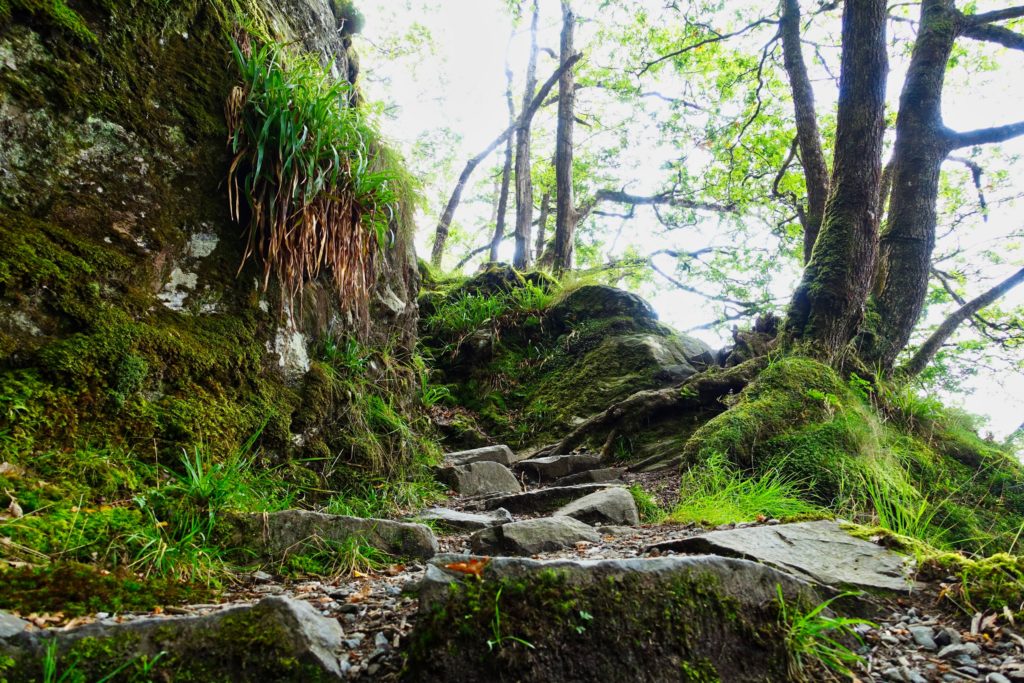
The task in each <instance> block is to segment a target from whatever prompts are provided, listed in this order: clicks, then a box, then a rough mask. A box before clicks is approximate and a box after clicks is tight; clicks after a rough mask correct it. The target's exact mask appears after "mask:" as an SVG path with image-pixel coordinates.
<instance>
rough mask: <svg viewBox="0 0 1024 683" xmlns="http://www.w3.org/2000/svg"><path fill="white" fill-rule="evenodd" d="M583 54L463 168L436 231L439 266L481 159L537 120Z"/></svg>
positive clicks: (434, 261)
mask: <svg viewBox="0 0 1024 683" xmlns="http://www.w3.org/2000/svg"><path fill="white" fill-rule="evenodd" d="M580 56H581V55H578V54H576V55H573V56H572V57H570V58H569V60H568V61H567V62H564V63H562V64H561V65H560V66H559V67H558V68H557V69H556V70H555V72H554V73H553V74H551V76H550V77H549V78H548V80H546V81H545V82H544V85H542V86H541V87H540V90H538V91H537V96H536V97H534V98H533V101H532V102H530V106H529V107H528V108H526V109H525V110H524V111H522V112H520V114H519V119H518V120H517V121H516V124H515V125H513V126H509V127H508V128H506V129H505V130H504V131H502V132H501V134H500V135H498V137H496V138H494V140H492V141H491V144H489V145H487V148H486V149H484V150H483V151H482V152H480V153H479V154H477V155H476V156H475V157H473V158H472V159H470V160H469V161H467V162H466V166H465V168H463V169H462V173H460V174H459V179H458V181H457V182H456V183H455V189H453V190H452V195H451V197H449V198H448V204H447V205H446V206H445V207H444V213H442V214H441V218H440V220H438V222H437V230H436V231H435V233H434V246H433V248H432V249H431V252H430V262H431V264H433V265H434V266H435V267H440V266H441V258H442V257H443V256H444V247H445V244H446V243H447V241H448V231H449V229H450V228H451V225H452V219H453V218H454V217H455V210H456V209H457V208H459V202H460V201H462V191H463V190H465V189H466V183H468V182H469V177H470V176H471V175H473V171H475V170H476V167H477V166H479V165H480V162H481V161H483V160H484V159H486V158H487V157H488V156H489V155H490V154H491V152H493V151H494V150H496V149H497V148H498V145H500V144H501V143H503V142H505V140H507V139H508V136H510V135H512V134H513V133H514V132H515V130H516V127H517V126H519V125H522V122H524V121H525V122H527V123H529V122H530V121H531V120H533V116H534V114H536V113H537V110H538V109H540V105H541V104H543V103H544V99H545V98H546V97H547V96H548V93H549V92H551V88H553V87H555V83H556V82H557V81H558V80H559V79H560V78H561V76H562V74H563V73H564V72H566V71H568V70H569V69H571V68H572V67H573V65H574V64H575V63H576V62H578V61H579V60H580Z"/></svg>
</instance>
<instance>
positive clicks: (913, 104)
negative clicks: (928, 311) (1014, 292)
mask: <svg viewBox="0 0 1024 683" xmlns="http://www.w3.org/2000/svg"><path fill="white" fill-rule="evenodd" d="M990 18H991V17H990V16H988V15H976V16H974V17H967V16H964V15H963V14H961V13H960V12H959V11H958V10H957V9H956V7H955V5H954V3H953V0H925V2H923V3H922V4H921V21H920V29H919V30H918V35H917V42H916V44H915V45H914V51H913V55H912V57H911V62H910V69H909V70H908V72H907V79H906V81H905V83H904V86H903V92H902V94H901V95H900V109H899V116H898V118H897V120H896V143H895V147H894V150H893V170H892V190H891V192H892V194H891V197H890V201H889V213H888V216H887V219H886V224H885V227H884V229H883V231H882V234H881V238H880V254H879V263H878V269H877V273H876V276H875V284H874V297H873V300H872V302H871V311H872V315H871V316H870V320H869V325H867V326H866V329H865V330H864V331H863V333H862V335H861V337H860V339H859V347H860V355H861V357H862V358H863V359H864V360H866V361H868V362H869V363H872V364H876V365H878V366H880V367H882V368H883V369H885V370H888V369H889V368H891V367H892V366H893V364H894V363H895V361H896V357H897V356H898V355H899V353H900V352H901V351H902V350H903V349H904V348H905V347H906V345H907V343H908V342H909V340H910V336H911V334H912V333H913V331H914V327H915V325H916V324H917V321H918V319H919V318H920V315H921V311H922V309H923V307H924V300H925V296H926V294H927V293H928V280H929V276H930V272H931V256H932V251H933V249H934V248H935V228H936V202H937V198H938V191H939V173H940V170H941V167H942V163H943V162H944V161H945V160H946V158H947V157H948V156H949V154H950V153H951V152H952V151H953V150H954V149H957V148H960V147H966V146H973V145H978V144H984V143H987V142H999V141H1001V140H1005V139H1008V138H1010V137H1013V136H1014V135H1020V134H1022V133H1024V124H1015V125H1011V126H1003V127H1000V128H993V129H987V130H980V131H974V132H972V133H957V132H954V131H951V130H949V129H948V128H946V127H945V125H944V124H943V121H942V88H943V83H944V77H945V73H946V66H947V64H948V62H949V57H950V54H951V53H952V50H953V45H954V43H955V42H956V39H957V37H959V36H961V35H963V36H967V37H975V38H979V39H982V40H989V39H991V37H990V32H991V31H992V30H994V29H995V27H991V26H989V25H988V24H987V23H986V22H987V21H988V20H989V19H990ZM996 18H998V17H996ZM1007 33H1009V32H1008V31H1007ZM1011 35H1012V34H1011ZM997 37H1000V38H1005V36H1004V35H1003V34H1002V33H999V30H997ZM996 42H999V41H996ZM1018 47H1019V48H1024V37H1020V45H1018Z"/></svg>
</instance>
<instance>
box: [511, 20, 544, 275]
mask: <svg viewBox="0 0 1024 683" xmlns="http://www.w3.org/2000/svg"><path fill="white" fill-rule="evenodd" d="M539 18H540V8H539V6H538V2H537V0H533V18H532V19H531V20H530V61H529V63H528V64H527V66H526V87H525V89H524V91H523V109H526V107H528V106H529V105H530V100H532V99H533V91H534V90H536V89H537V22H538V20H539ZM531 223H533V178H532V177H531V171H530V122H529V121H525V122H524V123H523V125H521V126H519V128H518V129H517V130H516V250H515V255H514V257H513V259H512V265H514V266H515V267H516V268H518V269H520V270H525V269H527V268H529V267H530V262H531V261H532V260H533V259H532V258H531V253H530V224H531Z"/></svg>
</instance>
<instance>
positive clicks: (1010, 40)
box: [960, 23, 1024, 50]
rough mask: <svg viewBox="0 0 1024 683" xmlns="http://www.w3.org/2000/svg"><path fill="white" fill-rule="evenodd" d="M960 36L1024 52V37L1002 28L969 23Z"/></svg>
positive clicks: (962, 29)
mask: <svg viewBox="0 0 1024 683" xmlns="http://www.w3.org/2000/svg"><path fill="white" fill-rule="evenodd" d="M960 35H962V36H965V37H967V38H973V39H974V40H983V41H985V42H986V43H996V44H998V45H1002V46H1003V47H1008V48H1010V49H1011V50H1024V35H1021V34H1020V33H1017V32H1016V31H1011V30H1010V29H1008V28H1004V27H1002V26H991V25H989V24H974V23H967V24H964V26H963V27H962V28H961V29H960Z"/></svg>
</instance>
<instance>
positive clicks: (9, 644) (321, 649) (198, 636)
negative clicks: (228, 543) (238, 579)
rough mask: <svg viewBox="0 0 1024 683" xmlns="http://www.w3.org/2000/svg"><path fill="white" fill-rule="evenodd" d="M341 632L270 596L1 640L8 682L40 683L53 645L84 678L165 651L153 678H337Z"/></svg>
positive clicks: (311, 612)
mask: <svg viewBox="0 0 1024 683" xmlns="http://www.w3.org/2000/svg"><path fill="white" fill-rule="evenodd" d="M343 637H344V632H343V630H342V628H341V625H340V624H339V623H338V621H337V620H336V619H329V618H327V617H323V616H321V615H320V614H319V613H318V612H317V611H316V609H314V608H313V607H312V606H311V605H310V604H309V603H307V602H303V601H301V600H293V599H291V598H286V597H283V596H274V597H268V598H264V599H263V600H261V601H260V602H258V603H256V604H255V605H243V606H237V607H231V608H227V609H224V610H221V611H218V612H213V613H211V614H206V615H203V616H186V617H151V618H144V619H138V620H135V621H126V622H124V623H121V624H112V625H107V624H100V623H95V624H89V625H88V626H82V627H80V628H76V629H71V630H68V631H63V630H47V631H25V630H21V631H20V632H18V633H16V634H13V635H9V636H6V637H2V638H0V656H6V657H11V658H12V659H14V661H15V666H14V667H13V668H12V669H9V670H6V671H5V672H4V675H5V676H6V677H7V679H8V680H9V681H10V682H11V683H20V682H21V681H30V680H41V679H42V676H41V675H40V674H41V671H40V670H39V669H40V666H41V664H40V663H41V662H42V660H43V658H44V653H45V652H46V650H47V648H48V647H50V646H54V645H55V647H56V653H57V657H58V661H60V662H70V661H74V662H75V670H76V673H77V674H80V675H81V676H82V677H83V679H84V680H99V679H100V678H102V677H103V676H106V675H108V674H110V673H111V672H113V671H114V670H116V669H117V668H118V667H119V666H121V665H123V664H128V670H129V671H133V669H131V664H130V663H131V662H133V661H139V658H140V657H142V656H146V657H148V658H149V659H150V660H152V658H153V657H155V656H156V655H157V654H158V653H160V652H165V653H166V654H165V655H163V656H162V657H160V659H159V660H158V661H157V664H156V665H155V667H154V671H153V672H152V676H153V678H152V680H196V681H200V680H202V681H212V680H218V681H220V680H230V681H245V682H249V681H251V682H253V683H262V682H263V681H300V680H303V681H307V680H320V681H323V680H339V681H340V680H343V679H342V676H341V671H340V668H339V665H338V651H337V650H338V648H339V647H340V646H341V641H342V638H343ZM89 653H92V654H91V655H90V654H89ZM147 680H148V679H147Z"/></svg>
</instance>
